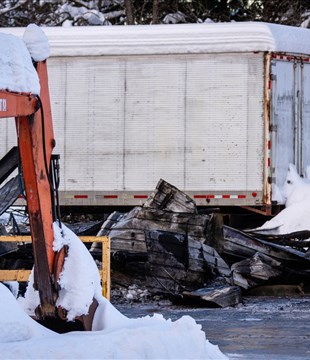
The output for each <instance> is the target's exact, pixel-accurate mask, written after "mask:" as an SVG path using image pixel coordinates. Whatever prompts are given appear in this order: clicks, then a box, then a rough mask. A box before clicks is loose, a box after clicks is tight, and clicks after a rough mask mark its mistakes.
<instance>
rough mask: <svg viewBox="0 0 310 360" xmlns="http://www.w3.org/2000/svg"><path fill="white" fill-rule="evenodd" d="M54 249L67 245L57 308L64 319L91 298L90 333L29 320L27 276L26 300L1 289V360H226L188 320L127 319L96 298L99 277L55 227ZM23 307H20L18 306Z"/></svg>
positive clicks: (31, 303) (31, 304)
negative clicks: (66, 330)
mask: <svg viewBox="0 0 310 360" xmlns="http://www.w3.org/2000/svg"><path fill="white" fill-rule="evenodd" d="M54 233H55V241H54V250H55V251H57V250H59V249H60V248H61V247H62V246H63V245H68V246H69V251H68V256H67V258H66V260H65V264H64V269H63V272H62V273H61V277H60V281H59V284H60V286H61V287H62V289H61V290H60V298H59V300H58V303H57V304H58V305H61V306H62V307H64V308H66V309H67V310H69V318H70V319H73V318H74V316H76V315H80V314H82V313H83V314H85V313H87V309H86V307H87V306H88V304H89V303H90V301H91V300H92V298H93V297H95V298H96V300H97V301H98V304H99V305H98V308H97V310H96V312H95V316H94V320H93V324H92V330H93V331H91V332H71V333H67V334H62V335H60V334H57V333H54V332H53V331H50V330H47V329H46V328H44V327H42V326H41V325H39V324H38V323H36V322H35V321H34V320H33V319H31V318H30V317H29V316H28V315H26V312H24V311H23V310H22V307H23V308H24V309H25V311H27V312H28V314H30V315H32V314H33V310H34V308H35V307H36V306H37V305H38V292H37V291H35V290H34V289H33V277H31V279H30V281H29V284H28V288H27V292H26V294H25V299H19V300H20V301H19V303H18V302H17V301H16V299H15V298H14V296H13V295H12V294H11V293H10V291H9V290H8V289H7V288H6V287H5V286H4V285H2V284H0V298H1V303H2V304H1V305H2V306H1V307H0V343H1V353H0V358H2V359H17V358H23V359H41V358H42V359H43V358H44V359H55V358H61V359H90V358H93V359H206V360H208V359H210V360H222V359H223V360H224V359H227V357H226V356H225V355H224V354H223V353H222V352H221V351H220V350H219V348H218V346H216V345H213V344H211V343H210V342H209V341H208V340H206V338H205V333H204V332H203V331H202V330H201V326H200V325H198V324H197V323H196V322H195V320H194V319H193V318H191V317H190V316H183V317H181V318H180V319H178V320H177V321H171V320H169V319H168V320H166V319H164V317H163V316H162V315H159V314H155V315H154V316H146V317H143V318H137V319H129V318H127V317H126V316H124V315H122V314H121V313H120V312H119V311H118V310H117V309H115V307H114V306H113V305H112V304H111V303H110V302H109V301H108V300H106V299H105V298H104V297H103V296H102V295H101V287H100V279H99V272H98V269H97V267H96V264H95V262H94V261H93V259H92V257H91V256H90V254H89V252H88V250H87V249H86V247H85V246H84V245H83V243H82V242H81V241H80V240H79V239H78V237H77V236H76V235H75V234H74V233H73V232H72V231H71V230H69V229H68V228H67V227H65V225H63V224H62V226H61V228H60V227H59V225H58V224H57V223H54ZM21 306H22V307H21Z"/></svg>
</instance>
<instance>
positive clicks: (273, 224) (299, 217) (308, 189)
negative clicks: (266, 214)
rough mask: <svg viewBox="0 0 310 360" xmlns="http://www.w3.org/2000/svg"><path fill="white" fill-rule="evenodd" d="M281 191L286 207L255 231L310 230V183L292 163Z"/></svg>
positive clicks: (281, 232) (268, 232)
mask: <svg viewBox="0 0 310 360" xmlns="http://www.w3.org/2000/svg"><path fill="white" fill-rule="evenodd" d="M281 193H282V196H283V198H284V199H286V203H285V209H283V210H282V211H281V212H280V213H279V214H278V215H276V216H275V217H274V218H272V219H271V220H269V221H267V222H265V223H264V224H263V225H262V226H261V227H259V228H256V229H254V230H253V231H254V232H256V233H259V232H261V233H264V234H274V235H279V234H289V233H292V232H295V231H302V230H310V183H309V180H308V179H304V178H301V177H300V176H299V175H298V173H297V170H296V167H295V166H294V165H292V164H290V166H289V170H288V174H287V177H286V181H285V184H284V186H283V189H282V191H281Z"/></svg>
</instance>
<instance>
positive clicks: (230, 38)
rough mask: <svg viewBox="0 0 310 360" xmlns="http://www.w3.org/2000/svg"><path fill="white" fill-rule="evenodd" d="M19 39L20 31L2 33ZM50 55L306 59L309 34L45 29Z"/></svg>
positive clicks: (240, 29) (272, 29)
mask: <svg viewBox="0 0 310 360" xmlns="http://www.w3.org/2000/svg"><path fill="white" fill-rule="evenodd" d="M2 30H5V31H6V32H11V33H15V34H21V33H22V30H21V29H16V28H11V29H2ZM44 32H45V33H46V35H47V37H48V39H49V42H50V46H51V55H52V56H89V55H94V56H95V55H129V54H137V55H139V54H172V53H174V54H181V53H219V52H252V51H268V52H269V51H270V52H285V53H291V54H306V55H308V54H310V30H309V29H304V28H298V27H292V26H285V25H277V24H268V23H262V22H231V23H211V24H210V23H207V24H206V23H204V24H177V25H163V24H161V25H134V26H88V27H79V26H77V27H69V28H64V27H46V28H44Z"/></svg>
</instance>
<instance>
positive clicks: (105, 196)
mask: <svg viewBox="0 0 310 360" xmlns="http://www.w3.org/2000/svg"><path fill="white" fill-rule="evenodd" d="M103 197H104V198H105V199H117V198H118V196H117V195H104V196H103Z"/></svg>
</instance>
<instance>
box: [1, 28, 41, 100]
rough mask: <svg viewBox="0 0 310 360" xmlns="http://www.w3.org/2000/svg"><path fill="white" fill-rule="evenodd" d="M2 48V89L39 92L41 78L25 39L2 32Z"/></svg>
mask: <svg viewBox="0 0 310 360" xmlns="http://www.w3.org/2000/svg"><path fill="white" fill-rule="evenodd" d="M0 48H1V54H0V89H2V90H10V91H15V92H30V93H33V94H39V93H40V83H39V78H38V75H37V72H36V70H35V68H34V66H33V64H32V60H31V56H30V54H29V51H28V50H27V47H26V45H25V43H24V42H23V40H21V39H19V38H17V37H16V36H13V35H10V34H2V33H0Z"/></svg>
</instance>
